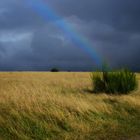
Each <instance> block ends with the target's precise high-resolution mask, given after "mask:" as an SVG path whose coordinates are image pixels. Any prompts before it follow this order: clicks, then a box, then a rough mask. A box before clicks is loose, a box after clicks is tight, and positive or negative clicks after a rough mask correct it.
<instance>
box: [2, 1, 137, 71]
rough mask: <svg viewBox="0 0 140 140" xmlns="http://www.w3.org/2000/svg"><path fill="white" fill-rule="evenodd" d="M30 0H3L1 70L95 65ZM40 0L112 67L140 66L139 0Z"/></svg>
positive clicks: (89, 67) (84, 52)
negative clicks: (30, 3) (34, 7)
mask: <svg viewBox="0 0 140 140" xmlns="http://www.w3.org/2000/svg"><path fill="white" fill-rule="evenodd" d="M27 1H30V0H0V70H35V71H36V70H49V69H51V68H53V67H57V68H60V69H62V70H91V69H92V68H95V67H96V60H94V59H93V58H91V56H90V55H89V54H88V53H87V52H86V51H85V50H84V49H82V48H80V47H77V46H76V44H74V42H73V41H72V40H71V39H69V38H68V37H67V35H66V34H65V33H63V32H62V31H61V28H59V27H58V26H56V25H55V22H56V21H55V20H51V19H49V18H48V20H46V19H44V18H43V16H42V15H43V14H42V15H40V14H39V13H38V12H37V11H36V10H35V9H33V8H32V7H30V5H29V3H28V2H27ZM35 1H36V0H35ZM38 1H42V2H44V5H46V6H47V7H50V9H51V10H52V11H53V12H54V13H56V14H57V16H59V17H60V19H59V20H64V21H65V22H66V23H68V24H69V26H72V27H73V28H74V31H75V32H77V33H78V34H79V35H81V36H83V37H84V38H86V39H87V40H88V41H89V42H90V43H91V44H92V46H91V47H93V50H96V53H97V54H98V55H99V56H100V57H101V59H103V61H106V62H107V63H108V64H109V65H110V66H111V67H121V66H127V67H130V68H132V69H134V70H140V54H139V53H140V0H38ZM44 14H47V13H44Z"/></svg>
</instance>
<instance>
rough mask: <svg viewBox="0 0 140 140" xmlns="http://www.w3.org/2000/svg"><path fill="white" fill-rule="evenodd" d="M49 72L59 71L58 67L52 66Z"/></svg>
mask: <svg viewBox="0 0 140 140" xmlns="http://www.w3.org/2000/svg"><path fill="white" fill-rule="evenodd" d="M51 72H59V69H57V68H52V69H51Z"/></svg>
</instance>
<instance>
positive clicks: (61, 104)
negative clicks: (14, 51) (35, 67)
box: [0, 72, 140, 140]
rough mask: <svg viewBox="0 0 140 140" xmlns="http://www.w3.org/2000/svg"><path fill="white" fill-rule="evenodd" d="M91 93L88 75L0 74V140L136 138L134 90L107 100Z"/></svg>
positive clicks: (139, 124) (139, 120) (138, 116)
mask: <svg viewBox="0 0 140 140" xmlns="http://www.w3.org/2000/svg"><path fill="white" fill-rule="evenodd" d="M137 78H138V79H139V80H140V75H139V74H137ZM91 88H92V86H91V81H90V75H89V73H64V72H63V73H41V72H40V73H32V72H28V73H25V72H22V73H20V72H16V73H12V72H9V73H0V138H1V139H2V140H59V139H60V140H61V139H65V140H85V139H89V140H90V139H91V140H94V139H95V140H112V139H114V140H115V139H116V140H119V139H121V138H123V137H131V136H136V135H139V134H140V94H139V93H140V89H138V90H137V91H134V92H133V93H132V94H130V95H127V96H126V95H125V96H109V95H106V94H100V95H95V94H91V93H90V92H89V91H90V90H91Z"/></svg>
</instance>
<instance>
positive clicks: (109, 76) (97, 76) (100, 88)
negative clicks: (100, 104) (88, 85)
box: [91, 69, 137, 94]
mask: <svg viewBox="0 0 140 140" xmlns="http://www.w3.org/2000/svg"><path fill="white" fill-rule="evenodd" d="M91 78H92V83H93V91H94V92H95V93H100V92H105V93H111V94H128V93H129V92H130V91H133V90H135V89H136V88H137V80H136V75H135V73H133V72H131V71H129V70H127V69H122V70H118V71H114V72H108V71H103V72H101V73H92V76H91Z"/></svg>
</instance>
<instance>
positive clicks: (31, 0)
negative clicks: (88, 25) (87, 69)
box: [25, 0, 102, 67]
mask: <svg viewBox="0 0 140 140" xmlns="http://www.w3.org/2000/svg"><path fill="white" fill-rule="evenodd" d="M25 1H26V3H27V4H28V5H29V6H30V7H31V8H32V9H33V10H34V11H35V12H36V13H37V14H38V15H39V16H41V17H42V18H44V20H46V21H54V23H55V25H56V26H57V27H58V28H59V29H61V30H62V31H63V32H64V33H65V35H66V37H68V38H69V39H70V40H71V42H72V43H73V44H74V45H75V46H77V47H79V48H81V49H83V50H84V51H85V52H86V53H87V54H88V55H89V56H90V57H91V58H92V60H93V61H94V63H95V64H96V65H97V66H98V67H100V66H101V65H102V61H101V56H100V55H99V53H97V51H96V50H95V49H94V48H93V45H92V43H91V42H90V41H89V40H88V39H86V38H85V37H84V36H82V35H81V34H79V33H78V32H77V31H76V30H75V29H74V28H73V27H72V26H70V25H69V24H68V23H67V22H66V21H65V20H63V19H62V18H61V17H60V16H58V15H57V14H56V12H55V11H54V10H53V9H52V8H50V7H49V6H48V5H47V4H46V2H43V1H42V0H25Z"/></svg>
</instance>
